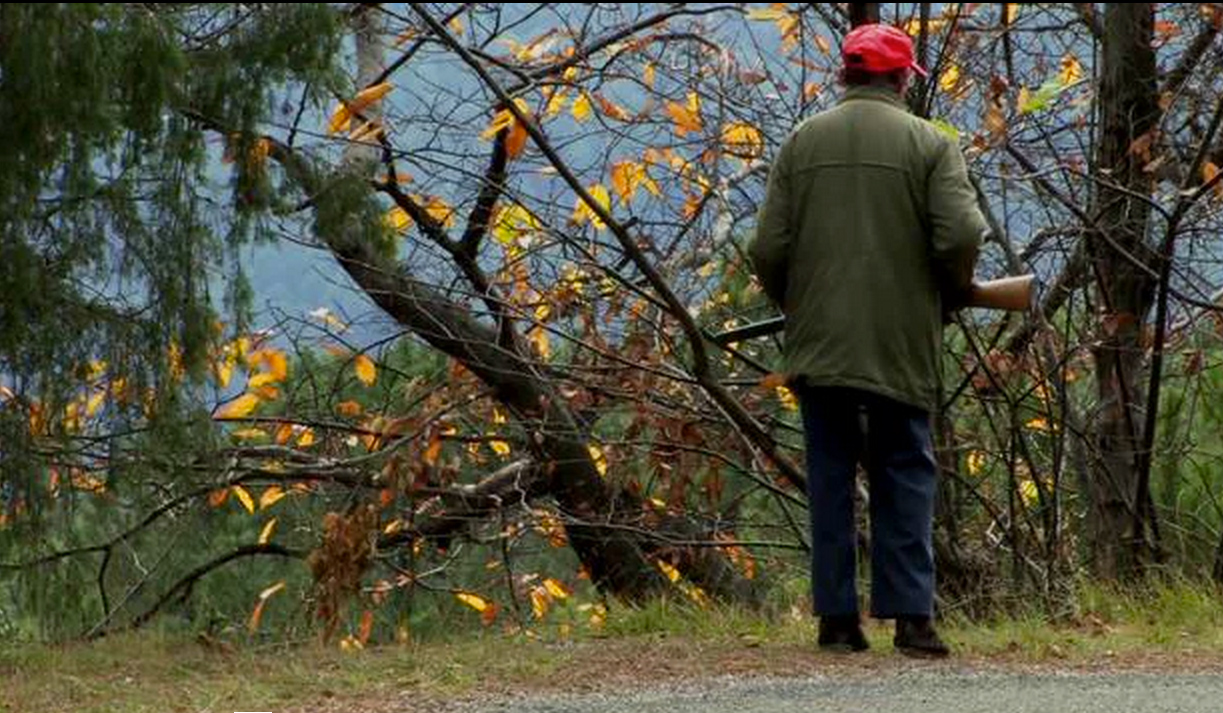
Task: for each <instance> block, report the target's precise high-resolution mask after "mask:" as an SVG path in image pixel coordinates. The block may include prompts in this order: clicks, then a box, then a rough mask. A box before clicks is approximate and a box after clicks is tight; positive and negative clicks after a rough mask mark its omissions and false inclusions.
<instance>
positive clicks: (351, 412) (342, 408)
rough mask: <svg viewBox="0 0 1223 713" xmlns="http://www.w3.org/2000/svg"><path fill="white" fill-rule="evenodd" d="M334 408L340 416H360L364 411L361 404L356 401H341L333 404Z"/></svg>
mask: <svg viewBox="0 0 1223 713" xmlns="http://www.w3.org/2000/svg"><path fill="white" fill-rule="evenodd" d="M335 410H336V412H337V413H339V414H340V415H341V416H348V417H350V418H355V417H356V416H360V415H361V414H362V413H363V412H364V411H365V409H364V408H362V407H361V404H359V403H357V402H356V401H341V402H340V403H338V404H336V405H335Z"/></svg>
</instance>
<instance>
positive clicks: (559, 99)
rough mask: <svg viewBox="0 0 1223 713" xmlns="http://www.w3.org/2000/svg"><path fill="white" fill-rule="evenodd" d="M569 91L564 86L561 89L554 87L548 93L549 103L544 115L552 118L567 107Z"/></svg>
mask: <svg viewBox="0 0 1223 713" xmlns="http://www.w3.org/2000/svg"><path fill="white" fill-rule="evenodd" d="M568 96H569V95H568V92H566V91H565V89H564V88H563V87H562V88H560V89H555V88H554V89H552V91H551V94H549V95H548V105H547V106H545V107H544V116H546V117H548V118H552V117H554V116H556V115H557V114H560V113H561V111H563V110H564V109H565V101H566V100H567V99H568Z"/></svg>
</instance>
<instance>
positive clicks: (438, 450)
mask: <svg viewBox="0 0 1223 713" xmlns="http://www.w3.org/2000/svg"><path fill="white" fill-rule="evenodd" d="M441 455H442V438H441V434H438V433H434V434H433V436H432V437H430V438H429V447H428V448H426V449H425V455H424V458H425V463H427V464H429V465H431V466H432V465H437V459H438V458H439V457H441Z"/></svg>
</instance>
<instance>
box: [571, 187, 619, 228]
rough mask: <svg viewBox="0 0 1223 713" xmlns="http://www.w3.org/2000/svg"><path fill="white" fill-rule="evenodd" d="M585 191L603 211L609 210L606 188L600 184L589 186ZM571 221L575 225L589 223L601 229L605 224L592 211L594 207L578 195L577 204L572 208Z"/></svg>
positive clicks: (609, 203) (609, 202) (609, 198)
mask: <svg viewBox="0 0 1223 713" xmlns="http://www.w3.org/2000/svg"><path fill="white" fill-rule="evenodd" d="M587 192H588V193H589V194H590V197H591V198H593V199H594V201H595V203H597V204H598V205H599V206H600V207H602V208H603V210H604V211H610V210H611V195H609V194H608V192H607V189H606V188H604V187H603V186H602V185H601V184H596V185H593V186H591V187H590V188H589V189H588V190H587ZM573 222H574V224H575V225H585V224H586V223H590V224H591V225H593V226H594V227H595V228H596V229H598V230H602V229H603V228H604V227H606V226H605V224H604V222H603V219H602V218H600V217H599V215H598V214H597V213H596V212H595V211H594V209H593V208H592V207H591V206H590V205H589V204H587V203H586V201H585V200H584V199H583V198H582V197H580V196H579V197H578V200H577V205H576V206H575V207H574V209H573Z"/></svg>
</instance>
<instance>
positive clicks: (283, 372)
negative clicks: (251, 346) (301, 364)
mask: <svg viewBox="0 0 1223 713" xmlns="http://www.w3.org/2000/svg"><path fill="white" fill-rule="evenodd" d="M246 363H247V365H248V366H249V367H251V368H252V369H254V368H262V369H264V370H266V372H265V373H267V374H268V375H269V376H270V379H269V380H268V381H267V382H264V383H272V382H280V381H284V380H285V379H286V378H288V376H289V359H288V357H286V356H285V353H284V352H282V351H280V350H279V349H260V350H258V351H256V352H252V353H251V354H248V355H247V357H246ZM258 385H260V386H261V385H263V384H258Z"/></svg>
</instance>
